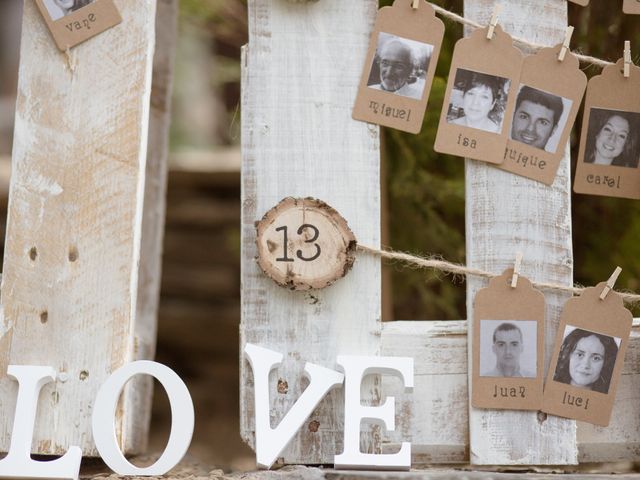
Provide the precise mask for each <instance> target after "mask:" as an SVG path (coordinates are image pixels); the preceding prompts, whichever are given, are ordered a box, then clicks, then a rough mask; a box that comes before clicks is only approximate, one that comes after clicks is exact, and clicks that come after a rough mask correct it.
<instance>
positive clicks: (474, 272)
mask: <svg viewBox="0 0 640 480" xmlns="http://www.w3.org/2000/svg"><path fill="white" fill-rule="evenodd" d="M358 250H359V251H361V252H363V253H367V254H370V255H374V256H376V257H380V258H384V259H386V260H392V261H397V262H402V263H404V264H407V265H410V266H412V267H415V268H425V269H431V270H437V271H439V272H444V273H449V274H452V275H469V276H472V277H480V278H495V277H499V276H500V275H501V274H502V273H493V272H487V271H486V270H480V269H477V268H470V267H467V266H465V265H460V264H457V263H451V262H448V261H446V260H442V259H439V258H435V257H421V256H417V255H412V254H409V253H404V252H395V251H393V250H386V249H385V250H379V249H377V248H372V247H367V246H366V245H360V244H358ZM531 283H532V284H533V286H534V287H536V288H539V289H540V290H552V291H557V292H565V293H571V294H572V295H580V294H581V293H582V292H584V290H585V287H575V286H573V287H570V286H567V285H559V284H557V283H547V282H531ZM616 293H617V294H618V295H620V296H621V297H622V299H623V300H624V301H625V302H626V303H629V304H633V303H637V302H640V295H638V294H636V293H629V292H620V291H616Z"/></svg>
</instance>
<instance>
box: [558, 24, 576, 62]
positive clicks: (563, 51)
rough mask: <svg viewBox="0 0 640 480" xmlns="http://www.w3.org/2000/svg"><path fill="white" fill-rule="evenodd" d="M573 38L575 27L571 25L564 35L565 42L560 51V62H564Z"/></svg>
mask: <svg viewBox="0 0 640 480" xmlns="http://www.w3.org/2000/svg"><path fill="white" fill-rule="evenodd" d="M572 36H573V27H572V26H571V25H569V26H568V27H567V31H566V32H565V34H564V42H563V43H562V48H561V49H560V54H559V55H558V61H560V62H563V61H564V57H565V55H566V54H567V50H569V44H570V43H571V37H572Z"/></svg>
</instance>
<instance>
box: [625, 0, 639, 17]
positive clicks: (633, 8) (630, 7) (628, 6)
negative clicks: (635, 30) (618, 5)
mask: <svg viewBox="0 0 640 480" xmlns="http://www.w3.org/2000/svg"><path fill="white" fill-rule="evenodd" d="M622 11H623V12H624V13H629V14H632V15H638V14H640V0H624V3H623V4H622Z"/></svg>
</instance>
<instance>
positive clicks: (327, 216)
mask: <svg viewBox="0 0 640 480" xmlns="http://www.w3.org/2000/svg"><path fill="white" fill-rule="evenodd" d="M256 230H257V237H256V244H257V247H258V257H257V261H258V265H259V266H260V268H261V269H262V271H263V272H264V273H265V275H267V276H268V277H269V278H271V279H272V280H273V281H275V282H276V283H277V284H278V285H280V286H283V287H286V288H289V289H291V290H311V289H320V288H324V287H326V286H328V285H331V284H332V283H333V282H335V281H336V280H338V279H339V278H342V277H344V276H345V275H346V274H347V273H348V272H349V270H351V267H352V266H353V262H354V261H355V251H356V238H355V236H354V235H353V233H352V232H351V230H350V229H349V226H348V225H347V222H346V220H345V219H344V218H342V216H341V215H340V214H339V213H338V212H337V211H336V210H334V209H333V208H331V207H330V206H329V205H327V204H326V203H324V202H323V201H321V200H317V199H314V198H291V197H288V198H285V199H284V200H282V201H281V202H280V203H278V205H276V206H275V207H273V208H272V209H271V210H269V211H268V212H267V213H266V214H265V216H264V217H263V218H262V220H260V221H259V222H257V223H256Z"/></svg>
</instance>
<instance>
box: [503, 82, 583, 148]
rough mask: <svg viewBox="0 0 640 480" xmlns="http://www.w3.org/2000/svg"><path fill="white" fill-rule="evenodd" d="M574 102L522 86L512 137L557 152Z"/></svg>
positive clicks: (517, 140) (512, 123)
mask: <svg viewBox="0 0 640 480" xmlns="http://www.w3.org/2000/svg"><path fill="white" fill-rule="evenodd" d="M572 105H573V101H572V100H569V99H568V98H563V97H560V96H558V95H554V94H553V93H549V92H545V91H543V90H539V89H537V88H533V87H530V86H528V85H524V84H523V85H520V89H519V91H518V97H517V99H516V108H515V111H514V114H513V120H512V122H511V133H510V138H511V140H515V141H516V142H521V143H524V144H526V145H529V146H531V147H534V148H538V149H540V150H545V151H547V152H549V153H556V151H557V150H558V144H559V143H560V138H561V137H562V133H563V132H564V129H565V127H566V125H567V120H568V118H569V114H570V113H571V107H572Z"/></svg>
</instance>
